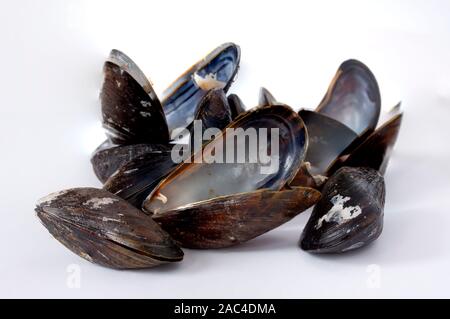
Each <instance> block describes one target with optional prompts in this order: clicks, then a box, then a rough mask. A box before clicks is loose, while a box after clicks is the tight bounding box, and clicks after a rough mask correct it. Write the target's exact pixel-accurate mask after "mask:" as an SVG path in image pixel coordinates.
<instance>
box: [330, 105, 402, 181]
mask: <svg viewBox="0 0 450 319" xmlns="http://www.w3.org/2000/svg"><path fill="white" fill-rule="evenodd" d="M402 118H403V113H398V114H395V115H393V116H392V118H390V119H389V120H388V121H386V122H385V123H384V124H383V125H381V126H380V127H379V128H377V129H376V130H375V132H373V133H372V134H371V135H370V136H369V137H368V138H367V139H366V140H365V141H364V142H362V143H361V144H360V145H359V146H358V147H356V148H355V149H354V150H353V151H352V152H351V153H350V155H348V156H345V157H344V159H343V160H339V161H336V163H335V164H334V165H333V166H332V167H331V169H330V172H334V171H336V170H337V169H339V168H340V167H343V166H351V167H370V168H373V169H375V170H377V171H379V172H380V173H381V174H383V175H384V173H385V172H386V168H387V165H388V162H389V158H390V155H391V152H392V149H393V148H394V145H395V142H396V141H397V137H398V133H399V132H400V126H401V123H402Z"/></svg>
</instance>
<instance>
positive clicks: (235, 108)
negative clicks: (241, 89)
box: [227, 94, 245, 120]
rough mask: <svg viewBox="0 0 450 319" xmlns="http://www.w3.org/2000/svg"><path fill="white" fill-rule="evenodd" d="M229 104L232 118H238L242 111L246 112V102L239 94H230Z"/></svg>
mask: <svg viewBox="0 0 450 319" xmlns="http://www.w3.org/2000/svg"><path fill="white" fill-rule="evenodd" d="M227 99H228V104H229V105H230V110H231V118H232V119H233V120H234V119H236V118H237V117H238V116H239V115H240V114H241V113H244V112H245V105H244V102H242V100H241V99H240V97H239V96H238V95H237V94H230V95H228V98H227Z"/></svg>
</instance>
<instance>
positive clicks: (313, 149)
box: [299, 110, 358, 175]
mask: <svg viewBox="0 0 450 319" xmlns="http://www.w3.org/2000/svg"><path fill="white" fill-rule="evenodd" d="M299 115H300V117H301V118H302V119H303V121H304V123H305V125H306V128H307V130H308V136H309V144H308V151H307V152H306V158H305V161H307V162H309V163H311V174H313V175H325V174H326V172H327V171H328V169H329V166H330V165H331V164H332V163H333V162H334V161H335V160H336V158H338V157H339V155H341V153H342V152H343V151H344V150H345V149H346V148H347V147H348V146H349V145H350V144H351V143H352V142H353V141H354V140H355V139H356V138H357V137H358V135H357V134H356V133H355V132H353V131H352V130H351V129H349V128H348V127H347V126H345V125H344V124H342V123H340V122H338V121H336V120H334V119H332V118H329V117H327V116H325V115H323V114H320V113H317V112H313V111H308V110H300V111H299Z"/></svg>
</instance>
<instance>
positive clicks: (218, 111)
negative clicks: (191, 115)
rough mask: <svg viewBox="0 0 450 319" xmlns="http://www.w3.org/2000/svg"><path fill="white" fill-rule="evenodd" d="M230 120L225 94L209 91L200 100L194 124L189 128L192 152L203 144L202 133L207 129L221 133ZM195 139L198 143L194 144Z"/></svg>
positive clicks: (220, 90)
mask: <svg viewBox="0 0 450 319" xmlns="http://www.w3.org/2000/svg"><path fill="white" fill-rule="evenodd" d="M231 120H232V113H231V109H230V105H229V104H228V99H227V97H226V95H225V92H224V91H223V90H222V89H211V90H209V91H208V92H207V93H206V94H205V95H204V96H203V98H202V99H201V100H200V103H199V105H198V110H197V113H196V115H195V121H194V124H193V125H190V126H189V131H190V135H191V136H190V141H191V142H190V145H191V147H192V151H194V152H195V151H197V150H199V149H200V147H201V145H202V144H203V133H204V132H205V131H206V130H207V129H209V128H211V129H215V130H217V131H221V130H222V129H224V128H225V127H226V126H227V125H228V124H230V123H231ZM194 131H196V132H195V134H194ZM196 137H197V140H198V141H199V143H195V142H196V141H195V138H196ZM200 137H201V140H200ZM196 144H198V145H196Z"/></svg>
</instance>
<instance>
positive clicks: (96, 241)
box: [36, 188, 183, 269]
mask: <svg viewBox="0 0 450 319" xmlns="http://www.w3.org/2000/svg"><path fill="white" fill-rule="evenodd" d="M36 213H37V216H38V218H39V219H40V220H41V222H42V224H43V225H44V226H45V227H46V228H47V229H48V231H49V232H50V233H51V234H52V235H53V236H54V237H55V238H56V239H57V240H58V241H59V242H61V243H62V244H63V245H64V246H66V247H67V248H68V249H70V250H71V251H72V252H74V253H75V254H77V255H79V256H80V257H82V258H84V259H86V260H88V261H90V262H93V263H96V264H100V265H102V266H106V267H111V268H119V269H129V268H148V267H154V266H157V265H160V264H164V263H169V262H175V261H181V260H182V259H183V251H182V250H181V249H180V248H179V247H178V246H177V245H176V244H175V243H174V242H173V240H172V239H171V238H170V236H169V235H168V234H167V233H165V232H164V231H163V230H162V229H161V228H160V227H159V225H158V224H157V223H155V222H154V221H153V220H152V219H151V218H150V217H148V216H147V215H145V214H142V212H141V211H140V210H138V209H136V208H135V207H133V206H131V205H130V204H128V203H127V202H126V201H124V200H123V199H121V198H119V197H117V196H115V195H113V194H111V193H109V192H107V191H105V190H101V189H96V188H74V189H68V190H64V191H61V192H58V193H53V194H50V195H48V196H47V197H44V198H42V199H41V200H40V201H39V202H38V204H37V206H36Z"/></svg>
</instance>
